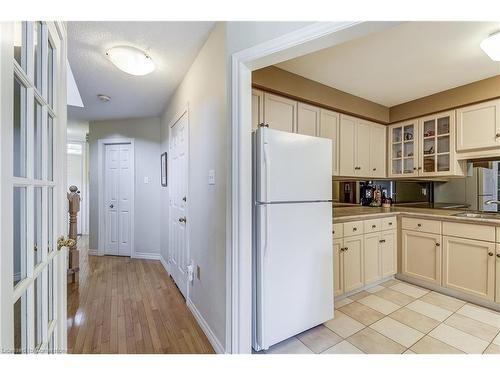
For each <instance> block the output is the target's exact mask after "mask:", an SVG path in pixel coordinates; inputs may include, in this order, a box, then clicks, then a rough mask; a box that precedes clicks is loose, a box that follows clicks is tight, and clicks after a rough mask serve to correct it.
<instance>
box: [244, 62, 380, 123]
mask: <svg viewBox="0 0 500 375" xmlns="http://www.w3.org/2000/svg"><path fill="white" fill-rule="evenodd" d="M252 83H253V85H254V87H257V88H261V89H264V90H267V91H272V92H275V93H278V94H282V95H286V96H289V97H292V98H294V99H296V100H301V101H303V102H308V103H310V104H317V105H320V106H323V107H326V108H329V109H333V110H335V111H338V112H341V113H346V114H350V115H354V116H357V117H361V118H365V119H368V120H372V121H376V122H379V123H382V124H387V123H388V122H389V108H388V107H385V106H383V105H380V104H377V103H374V102H371V101H369V100H366V99H363V98H360V97H359V96H354V95H351V94H348V93H346V92H344V91H340V90H337V89H335V88H332V87H329V86H326V85H323V84H321V83H318V82H315V81H312V80H310V79H307V78H304V77H302V76H299V75H297V74H293V73H290V72H287V71H286V70H283V69H280V68H277V67H275V66H269V67H266V68H263V69H259V70H256V71H254V72H253V73H252Z"/></svg>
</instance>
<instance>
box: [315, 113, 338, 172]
mask: <svg viewBox="0 0 500 375" xmlns="http://www.w3.org/2000/svg"><path fill="white" fill-rule="evenodd" d="M339 119H340V115H339V114H338V113H336V112H333V111H328V110H326V109H322V110H321V111H320V122H319V136H320V137H323V138H328V139H331V140H332V168H333V170H332V175H333V176H338V175H339V173H340V171H339V157H340V153H339V130H340V127H339Z"/></svg>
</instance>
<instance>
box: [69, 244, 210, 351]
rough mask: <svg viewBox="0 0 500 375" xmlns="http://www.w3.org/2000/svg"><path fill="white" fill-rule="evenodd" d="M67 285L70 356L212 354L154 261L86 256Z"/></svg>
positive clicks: (82, 255) (83, 254)
mask: <svg viewBox="0 0 500 375" xmlns="http://www.w3.org/2000/svg"><path fill="white" fill-rule="evenodd" d="M79 248H80V266H81V269H80V283H79V287H76V285H75V284H68V352H69V353H193V354H194V353H199V354H202V353H213V352H214V351H213V349H212V347H211V345H210V343H209V341H208V339H207V338H206V336H205V334H204V333H203V331H202V330H201V328H200V327H199V326H198V323H197V322H196V320H195V319H194V317H193V315H192V314H191V312H190V311H189V309H188V308H187V306H186V303H185V301H184V299H183V297H182V295H181V294H180V292H179V290H178V289H177V287H176V286H175V284H174V283H173V281H172V280H171V279H170V277H169V276H168V274H167V273H166V271H165V270H164V268H163V266H162V265H161V263H160V262H159V261H155V260H141V259H130V258H125V257H114V256H103V257H98V256H89V255H88V245H87V238H85V237H84V238H82V239H81V240H80V241H79Z"/></svg>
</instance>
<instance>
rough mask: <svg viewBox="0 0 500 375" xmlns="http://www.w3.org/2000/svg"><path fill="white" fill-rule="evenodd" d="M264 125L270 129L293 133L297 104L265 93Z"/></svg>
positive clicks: (295, 124) (295, 126)
mask: <svg viewBox="0 0 500 375" xmlns="http://www.w3.org/2000/svg"><path fill="white" fill-rule="evenodd" d="M264 123H265V124H266V125H268V126H269V128H271V129H276V130H282V131H286V132H290V133H293V132H295V131H296V129H297V102H296V101H295V100H291V99H288V98H284V97H282V96H278V95H274V94H270V93H268V92H265V93H264Z"/></svg>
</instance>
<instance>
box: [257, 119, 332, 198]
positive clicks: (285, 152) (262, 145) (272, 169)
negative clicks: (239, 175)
mask: <svg viewBox="0 0 500 375" xmlns="http://www.w3.org/2000/svg"><path fill="white" fill-rule="evenodd" d="M255 133H256V134H255V136H256V159H255V162H256V172H257V173H256V179H257V181H256V189H257V191H256V201H257V202H295V201H322V200H323V201H324V200H331V199H332V143H331V140H330V139H325V138H319V137H311V136H307V135H301V134H294V133H288V132H282V131H278V130H272V129H269V128H259V129H257V131H256V132H255Z"/></svg>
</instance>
